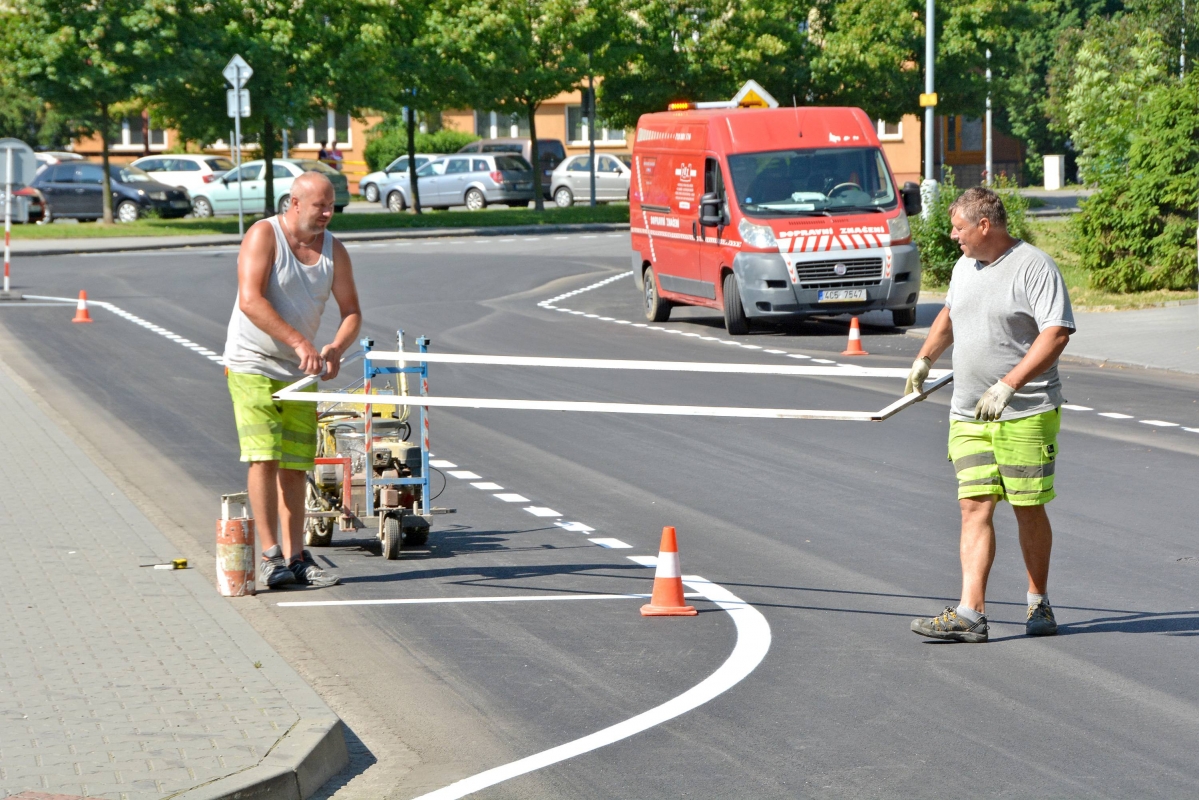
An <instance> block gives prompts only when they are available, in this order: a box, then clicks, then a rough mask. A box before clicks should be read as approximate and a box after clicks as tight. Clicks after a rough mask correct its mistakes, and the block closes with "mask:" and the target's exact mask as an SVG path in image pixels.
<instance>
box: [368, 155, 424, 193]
mask: <svg viewBox="0 0 1199 800" xmlns="http://www.w3.org/2000/svg"><path fill="white" fill-rule="evenodd" d="M435 158H441V156H435V155H429V154H427V153H417V154H416V168H417V169H420V168H421V167H423V166H424V165H425V164H428V163H429V162H430V161H432V160H433V159H435ZM407 172H408V154H407V153H405V154H404V155H402V156H400V157H399V158H397V159H396V160H395V161H393V162H391V163H390V164H388V165H387V166H386V167H384V168H383V169H381V170H379V171H378V172H372V173H371V174H369V175H367V176H366V177H364V178H363V179H362V180H360V181H358V192H359V193H360V194H361V195H362V198H363V199H364V200H366V202H368V203H377V202H379V198H380V197H384V196H385V195H383V193H382V192H380V191H379V190H380V189H381V188H382V187H383V185H384V184H386V183H391V182H392V181H393V180H395V179H396V178H397V177H400V176H401V175H403V174H406V173H407Z"/></svg>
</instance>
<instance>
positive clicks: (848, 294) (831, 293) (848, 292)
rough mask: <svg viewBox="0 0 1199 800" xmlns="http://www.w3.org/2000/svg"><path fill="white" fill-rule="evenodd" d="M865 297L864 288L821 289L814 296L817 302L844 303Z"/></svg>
mask: <svg viewBox="0 0 1199 800" xmlns="http://www.w3.org/2000/svg"><path fill="white" fill-rule="evenodd" d="M865 299H866V290H865V289H821V290H820V293H819V294H818V295H817V296H816V302H817V303H845V302H850V301H853V300H865Z"/></svg>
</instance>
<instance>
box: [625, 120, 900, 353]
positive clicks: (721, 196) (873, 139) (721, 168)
mask: <svg viewBox="0 0 1199 800" xmlns="http://www.w3.org/2000/svg"><path fill="white" fill-rule="evenodd" d="M919 209H920V194H919V187H918V186H917V185H916V184H914V183H909V184H907V185H905V187H904V188H903V189H899V188H898V187H896V185H895V179H894V178H893V176H892V174H891V168H890V166H889V165H888V163H887V159H886V156H884V155H883V151H882V148H881V147H880V146H879V141H878V136H877V135H876V133H875V127H874V124H873V123H872V122H871V120H870V118H869V117H867V116H866V114H865V112H863V111H862V110H861V109H857V108H721V109H703V110H694V109H691V110H683V111H669V112H664V113H658V114H646V115H644V116H642V117H641V119H640V120H638V122H637V137H636V140H635V141H634V144H633V176H632V186H631V188H630V209H629V210H630V221H631V223H632V224H631V228H632V241H633V252H632V262H633V274H634V276H635V278H636V281H637V286H638V288H639V289H641V290H642V292H643V293H644V296H645V315H646V318H647V319H650V320H652V321H654V322H662V321H665V320H666V319H667V318H668V317H669V316H670V308H671V306H672V305H676V304H681V305H695V306H707V307H709V308H715V309H719V310H721V311H723V312H724V323H725V328H726V329H727V330H728V332H729V333H730V334H733V335H740V334H744V333H748V332H749V328H750V325H751V323H752V322H753V321H754V320H761V321H765V320H788V319H798V318H803V317H807V316H813V315H832V314H844V313H852V314H858V313H862V312H865V311H872V310H876V309H884V308H885V309H889V310H890V311H891V316H892V319H893V320H894V323H895V324H896V325H912V324H913V323H915V321H916V298H917V295H918V294H919V292H920V256H919V254H918V253H917V252H916V247H915V245H913V244H912V233H911V228H910V227H909V225H908V214H915V213H917V212H918V211H919Z"/></svg>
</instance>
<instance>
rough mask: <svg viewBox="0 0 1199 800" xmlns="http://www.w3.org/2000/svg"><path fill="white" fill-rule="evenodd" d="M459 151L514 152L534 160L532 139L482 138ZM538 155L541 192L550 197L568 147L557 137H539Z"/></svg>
mask: <svg viewBox="0 0 1199 800" xmlns="http://www.w3.org/2000/svg"><path fill="white" fill-rule="evenodd" d="M458 152H459V153H512V154H514V155H519V156H523V157H524V159H525V161H528V162H530V163H532V161H533V140H532V139H523V138H522V139H480V140H479V141H477V142H471V143H470V144H468V145H467V146H466V147H463V148H462V149H461V150H459V151H458ZM537 156H538V157H539V158H540V159H541V192H542V194H544V195H545V196H546V198H547V199H548V198H549V197H550V184H551V183H552V182H553V175H554V170H555V169H556V168H557V167H558V165H559V164H561V163H562V160H563V159H565V158H566V148H565V147H564V146H563V145H562V142H560V141H558V140H557V139H538V140H537Z"/></svg>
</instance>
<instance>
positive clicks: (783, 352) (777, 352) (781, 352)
mask: <svg viewBox="0 0 1199 800" xmlns="http://www.w3.org/2000/svg"><path fill="white" fill-rule="evenodd" d="M762 352H763V353H770V354H771V355H773V356H785V355H787V351H786V350H763V351H762Z"/></svg>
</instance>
